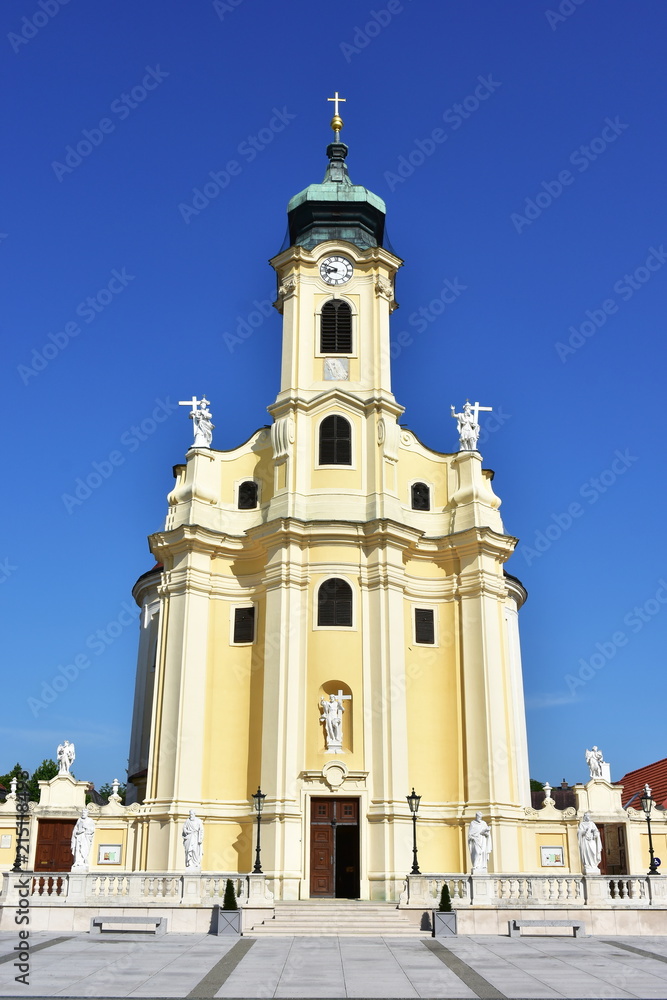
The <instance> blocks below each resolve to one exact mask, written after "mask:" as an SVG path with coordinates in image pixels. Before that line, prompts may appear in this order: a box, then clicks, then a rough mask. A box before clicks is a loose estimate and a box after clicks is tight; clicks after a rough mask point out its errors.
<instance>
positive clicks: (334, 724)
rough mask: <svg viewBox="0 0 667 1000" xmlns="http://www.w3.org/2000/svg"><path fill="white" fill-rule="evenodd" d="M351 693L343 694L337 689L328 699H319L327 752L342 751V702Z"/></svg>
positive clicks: (348, 697) (347, 698) (348, 698)
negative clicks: (336, 692)
mask: <svg viewBox="0 0 667 1000" xmlns="http://www.w3.org/2000/svg"><path fill="white" fill-rule="evenodd" d="M351 698H352V695H351V694H343V692H342V690H340V689H339V691H338V694H330V695H329V700H328V701H327V700H326V698H321V699H320V706H321V712H322V714H321V715H320V722H323V723H324V736H325V745H326V750H327V753H342V752H343V712H344V711H345V709H344V708H343V702H344V701H349V700H350V699H351Z"/></svg>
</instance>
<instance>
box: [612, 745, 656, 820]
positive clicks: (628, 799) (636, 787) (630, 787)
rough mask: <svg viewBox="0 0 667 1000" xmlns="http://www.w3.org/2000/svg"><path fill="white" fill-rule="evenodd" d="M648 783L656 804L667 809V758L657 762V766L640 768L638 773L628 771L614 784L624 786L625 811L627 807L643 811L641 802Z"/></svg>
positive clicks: (649, 765)
mask: <svg viewBox="0 0 667 1000" xmlns="http://www.w3.org/2000/svg"><path fill="white" fill-rule="evenodd" d="M647 782H648V784H649V785H650V786H651V791H652V793H653V799H654V801H655V804H656V805H658V806H662V807H663V808H665V809H667V757H664V758H663V759H662V760H657V761H656V762H655V764H647V765H646V766H645V767H639V768H637V770H636V771H628V773H627V774H625V775H623V777H622V778H621V779H620V780H619V781H615V782H614V784H615V785H623V808H624V809H625V808H626V807H627V806H632V807H633V809H641V807H642V804H641V802H640V801H639V800H640V798H641V796H642V792H643V791H644V785H645V784H646V783H647Z"/></svg>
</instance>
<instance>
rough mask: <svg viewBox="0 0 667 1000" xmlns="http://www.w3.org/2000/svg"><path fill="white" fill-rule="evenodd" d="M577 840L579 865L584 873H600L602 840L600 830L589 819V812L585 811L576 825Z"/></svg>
mask: <svg viewBox="0 0 667 1000" xmlns="http://www.w3.org/2000/svg"><path fill="white" fill-rule="evenodd" d="M577 841H578V843H579V854H580V856H581V867H582V868H583V871H584V875H599V874H600V858H601V857H602V840H601V838H600V831H599V830H598V828H597V826H596V825H595V823H594V822H593V820H592V819H591V814H590V813H588V812H585V813H584V815H583V818H582V820H581V822H580V823H579V826H578V827H577Z"/></svg>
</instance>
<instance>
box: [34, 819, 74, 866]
mask: <svg viewBox="0 0 667 1000" xmlns="http://www.w3.org/2000/svg"><path fill="white" fill-rule="evenodd" d="M75 822H76V820H73V819H71V820H70V819H55V820H45V819H40V821H39V824H38V826H37V848H36V851H35V871H36V872H68V871H70V869H71V867H72V849H71V840H72V830H73V829H74V824H75Z"/></svg>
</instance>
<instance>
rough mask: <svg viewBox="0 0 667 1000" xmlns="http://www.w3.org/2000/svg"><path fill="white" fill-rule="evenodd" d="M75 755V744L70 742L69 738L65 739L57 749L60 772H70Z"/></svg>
mask: <svg viewBox="0 0 667 1000" xmlns="http://www.w3.org/2000/svg"><path fill="white" fill-rule="evenodd" d="M75 757H76V754H75V752H74V744H73V743H70V741H69V740H63V742H62V743H61V744H60V745H59V747H58V749H57V751H56V758H57V760H58V774H69V772H70V768H71V766H72V764H73V763H74V758H75Z"/></svg>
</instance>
